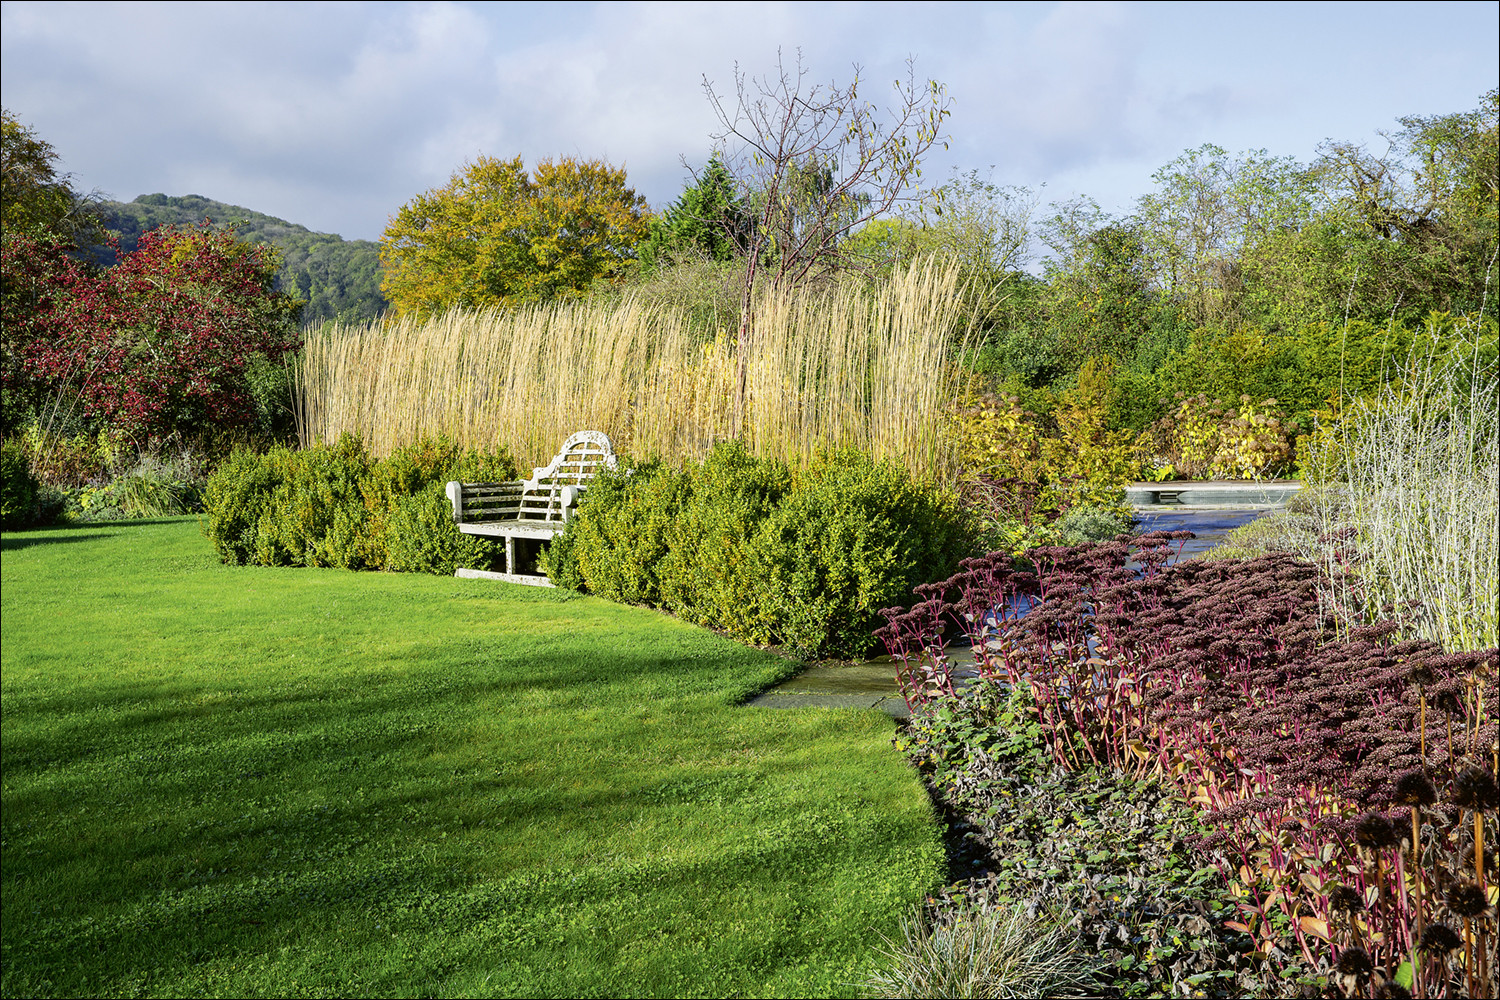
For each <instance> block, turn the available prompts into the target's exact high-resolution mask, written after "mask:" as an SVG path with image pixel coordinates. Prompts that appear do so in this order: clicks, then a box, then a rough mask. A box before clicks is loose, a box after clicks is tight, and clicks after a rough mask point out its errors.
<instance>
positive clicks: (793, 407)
mask: <svg viewBox="0 0 1500 1000" xmlns="http://www.w3.org/2000/svg"><path fill="white" fill-rule="evenodd" d="M958 283H959V278H958V272H957V271H956V270H955V269H953V268H946V269H945V268H941V267H936V266H931V265H921V264H918V265H914V266H912V267H911V268H910V269H908V270H906V271H904V272H902V273H899V274H897V275H895V276H894V277H892V278H890V279H889V280H887V281H884V282H882V283H880V284H877V285H874V286H871V285H868V284H864V283H859V282H847V283H843V284H839V285H836V286H833V287H832V288H829V289H824V290H818V291H805V290H804V291H797V290H793V291H784V292H779V293H778V292H775V291H770V290H767V291H765V292H764V293H762V294H761V296H760V298H759V299H758V301H757V305H756V310H755V321H754V330H753V333H752V336H751V341H750V347H749V351H750V356H749V358H748V359H747V365H746V368H747V401H746V414H745V421H744V427H743V434H742V436H743V439H744V441H745V444H746V446H747V448H748V449H749V450H750V452H751V453H752V454H754V455H756V456H757V457H761V458H778V459H782V460H784V461H787V462H789V463H790V464H792V465H793V466H796V467H802V466H806V465H807V464H809V463H810V462H811V461H812V460H813V459H814V457H815V456H816V455H817V454H818V453H819V452H822V451H825V450H829V449H835V448H841V447H850V446H852V447H855V448H858V449H860V450H861V451H864V452H866V453H869V454H871V455H873V456H874V457H875V458H876V459H890V460H893V461H895V462H898V463H900V464H901V465H904V466H905V467H906V468H907V469H908V471H910V472H911V473H912V474H913V475H914V476H917V477H919V478H921V479H925V480H929V481H938V482H946V481H950V480H951V479H952V478H953V475H954V472H955V469H956V461H955V457H954V449H953V445H952V435H951V434H948V433H945V432H944V431H945V426H946V424H945V421H947V419H948V415H949V414H950V412H951V410H952V399H953V396H954V391H955V390H954V378H953V371H954V369H955V359H956V357H957V356H958V352H959V349H960V347H959V345H955V343H954V336H953V335H954V332H955V330H957V329H959V328H961V326H962V324H963V322H964V318H965V317H964V312H963V307H962V303H961V296H960V295H959V294H958V293H959V289H958ZM734 350H735V349H734V346H733V343H732V341H731V338H730V337H729V336H728V335H727V334H725V335H723V336H721V337H720V338H718V339H717V340H714V341H712V342H710V343H707V344H705V343H703V342H702V341H701V339H699V338H696V337H694V336H693V335H692V333H691V332H690V328H689V322H688V317H687V315H686V314H685V313H683V312H681V311H678V310H675V309H673V308H671V307H669V306H665V305H654V304H650V303H646V302H644V301H642V300H641V299H639V298H637V297H633V296H629V295H627V296H625V297H623V298H621V299H618V300H611V301H596V300H587V299H585V300H580V301H573V302H554V303H547V304H542V305H536V306H531V307H527V308H521V309H515V310H510V311H481V312H475V311H468V310H455V311H453V312H449V313H447V314H445V315H443V316H440V317H437V318H434V319H431V320H427V321H416V320H410V319H403V320H397V321H395V322H393V323H390V324H387V325H379V324H371V325H368V326H353V327H349V326H345V327H334V328H331V329H328V330H325V331H323V332H320V333H316V334H313V335H311V336H309V337H308V339H307V344H306V356H305V360H304V362H303V365H302V368H301V371H300V373H299V378H298V382H297V387H296V396H297V411H298V417H299V434H300V436H301V438H302V443H303V444H304V445H308V444H313V443H332V442H334V441H336V440H337V439H338V437H339V435H340V434H342V433H343V432H345V431H351V432H353V433H355V434H357V435H358V436H359V437H360V438H361V439H362V440H363V441H364V442H365V444H366V446H367V447H368V448H369V450H370V451H371V453H372V454H374V455H377V456H383V455H386V454H389V453H390V452H391V451H393V450H395V449H396V448H399V447H401V446H403V445H405V444H409V443H410V442H412V441H415V440H418V439H421V438H425V437H446V438H448V439H450V440H454V441H456V442H458V443H459V444H461V445H464V446H476V447H482V448H489V447H494V446H503V447H505V448H507V449H509V450H510V452H511V453H512V454H513V455H515V457H516V459H517V461H518V463H519V464H521V465H522V466H523V467H525V466H527V465H532V466H537V465H544V464H546V462H547V461H548V459H550V458H551V457H552V455H553V454H554V453H555V451H556V449H557V446H558V445H559V444H560V443H561V442H562V441H563V440H564V439H565V438H566V437H567V436H568V435H569V434H571V433H572V432H574V431H576V430H579V429H583V428H590V429H595V430H602V431H604V432H605V433H606V434H608V435H609V436H610V438H611V440H612V441H613V442H614V444H615V447H616V449H617V450H620V451H623V452H627V453H629V454H632V455H635V456H637V457H641V458H647V457H654V458H659V459H662V460H664V461H666V462H668V463H671V464H674V465H679V466H680V465H681V464H682V463H683V462H684V461H687V460H697V459H701V458H702V457H703V456H704V455H706V454H707V452H708V450H709V448H710V447H711V446H712V445H713V444H714V443H715V442H718V441H722V440H726V439H729V438H733V437H735V436H736V435H735V433H734V428H733V427H732V426H731V421H732V414H733V389H734V380H735V368H736V365H735V362H736V358H735V356H734Z"/></svg>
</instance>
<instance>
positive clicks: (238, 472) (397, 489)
mask: <svg viewBox="0 0 1500 1000" xmlns="http://www.w3.org/2000/svg"><path fill="white" fill-rule="evenodd" d="M515 475H516V470H515V464H514V463H513V462H512V461H511V460H510V458H509V456H507V455H505V454H504V453H503V452H480V451H476V450H472V449H470V450H463V449H461V448H460V447H459V446H458V445H456V444H453V443H452V442H446V441H436V442H424V443H421V444H417V445H414V446H411V447H409V448H403V449H398V450H397V451H396V452H395V453H393V454H392V455H391V456H390V458H388V459H385V460H384V461H380V460H376V459H373V458H371V457H370V455H369V453H368V452H366V451H365V449H364V447H363V446H362V445H361V444H360V442H359V440H358V439H357V438H355V437H353V436H352V435H348V434H346V435H344V436H342V437H341V438H340V439H339V441H338V443H337V444H335V445H333V446H332V447H316V448H309V449H305V450H302V451H293V450H291V449H288V448H285V447H281V446H278V447H274V448H272V449H271V450H270V451H268V452H266V453H265V454H262V455H257V454H255V453H253V452H250V451H248V450H242V451H237V452H235V453H233V454H232V455H230V457H229V458H228V459H226V460H225V461H224V462H223V463H222V464H220V466H219V468H218V469H217V470H215V472H214V474H213V475H212V476H210V477H209V481H208V486H207V489H206V491H205V499H204V509H205V511H206V513H207V515H208V518H207V521H206V522H205V524H204V533H205V534H206V535H207V536H208V537H209V539H210V540H211V541H212V542H213V543H214V548H215V549H216V550H217V551H218V553H219V557H220V558H221V559H223V560H224V561H225V562H230V563H254V564H259V565H263V566H335V567H339V568H343V569H384V570H394V571H403V572H426V573H439V574H444V575H447V574H451V573H452V572H453V571H454V569H455V567H456V566H458V565H467V566H471V567H474V568H485V567H487V566H489V565H492V564H493V563H494V561H495V559H496V557H497V555H498V548H499V547H498V546H497V545H495V544H494V543H493V542H490V541H488V540H485V539H481V538H476V537H473V536H470V535H464V534H462V533H460V532H459V530H458V528H457V526H456V525H454V523H453V518H452V511H451V508H450V507H449V505H448V500H447V497H446V496H445V495H444V492H443V484H444V483H446V482H447V481H448V480H450V479H460V480H464V481H471V482H472V481H495V480H505V479H513V478H515Z"/></svg>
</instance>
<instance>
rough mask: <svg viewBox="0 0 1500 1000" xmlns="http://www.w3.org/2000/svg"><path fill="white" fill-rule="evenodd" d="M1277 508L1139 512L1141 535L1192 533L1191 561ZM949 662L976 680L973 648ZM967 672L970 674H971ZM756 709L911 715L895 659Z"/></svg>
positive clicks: (782, 694)
mask: <svg viewBox="0 0 1500 1000" xmlns="http://www.w3.org/2000/svg"><path fill="white" fill-rule="evenodd" d="M1273 509H1275V508H1273V507H1269V506H1256V507H1220V508H1209V509H1188V510H1184V509H1181V508H1177V509H1173V508H1172V507H1147V508H1140V509H1137V510H1136V511H1135V517H1136V523H1137V525H1138V530H1140V531H1142V532H1145V531H1178V530H1180V529H1183V528H1186V529H1187V530H1188V531H1191V532H1193V533H1194V534H1196V535H1197V537H1196V538H1190V539H1188V540H1187V542H1186V543H1185V544H1184V545H1183V548H1182V553H1181V555H1180V556H1179V558H1181V559H1191V558H1193V557H1194V556H1196V555H1201V554H1202V553H1204V552H1207V551H1208V550H1209V549H1211V548H1213V547H1214V546H1215V545H1217V544H1219V542H1220V541H1221V540H1223V538H1224V536H1225V535H1227V534H1229V532H1231V531H1233V530H1234V529H1235V528H1238V527H1239V526H1240V525H1242V524H1248V523H1249V522H1251V521H1253V520H1255V519H1256V518H1257V517H1261V516H1262V515H1264V514H1266V513H1269V512H1270V511H1271V510H1273ZM949 662H950V663H952V664H953V666H954V675H955V678H956V679H957V680H958V682H959V683H960V684H962V683H963V682H965V681H966V680H967V679H968V678H970V677H972V676H973V670H972V664H973V662H974V656H973V654H972V653H971V652H970V651H969V650H968V648H967V647H953V648H951V649H950V650H949ZM966 668H967V669H966ZM750 704H752V705H759V706H763V707H766V708H813V707H824V708H878V709H880V710H881V711H883V712H885V713H886V714H888V715H891V716H894V717H896V718H905V717H906V715H907V710H906V702H904V701H903V700H902V699H901V695H900V693H899V692H897V690H896V667H895V665H894V664H893V663H892V662H891V658H890V657H889V656H881V657H877V658H876V659H873V660H868V661H866V662H864V663H857V664H853V665H847V666H845V665H839V666H811V667H808V668H807V669H806V670H804V671H803V672H802V673H800V674H798V675H797V676H796V677H793V678H792V679H790V680H787V681H783V682H782V683H781V684H778V685H777V686H776V687H774V688H771V689H770V690H769V691H766V692H765V693H764V694H761V695H759V696H757V697H755V698H753V699H751V701H750Z"/></svg>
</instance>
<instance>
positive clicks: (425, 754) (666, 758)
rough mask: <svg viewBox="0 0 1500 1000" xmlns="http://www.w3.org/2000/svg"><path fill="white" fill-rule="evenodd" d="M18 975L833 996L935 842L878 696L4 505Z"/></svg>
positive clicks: (423, 589)
mask: <svg viewBox="0 0 1500 1000" xmlns="http://www.w3.org/2000/svg"><path fill="white" fill-rule="evenodd" d="M0 569H3V601H4V604H3V609H4V630H3V633H0V635H3V656H4V673H3V734H4V753H3V756H0V762H3V786H4V793H3V794H4V809H3V848H4V850H3V875H4V913H5V919H4V923H3V938H0V940H3V968H4V973H3V975H4V987H3V992H4V993H5V994H6V995H14V996H29V995H101V996H115V995H136V994H149V995H187V994H191V995H264V994H272V995H327V994H339V995H346V994H356V995H357V994H361V993H366V994H372V995H415V994H422V995H523V996H549V995H550V996H601V995H610V996H616V995H659V996H698V995H702V996H710V995H712V996H718V995H726V994H740V995H747V996H748V995H784V996H808V995H826V994H829V993H836V992H838V991H840V990H843V989H845V988H846V987H845V986H844V985H843V984H846V983H848V982H853V981H857V980H859V979H860V978H861V977H862V976H863V975H865V974H867V973H868V971H869V969H870V968H871V967H872V966H873V965H874V964H875V962H876V956H875V955H874V954H873V953H872V952H871V950H870V946H871V944H872V943H878V938H877V937H876V936H875V933H874V931H881V932H884V933H894V932H895V930H896V928H897V926H898V921H899V914H901V913H902V912H905V911H906V909H907V908H908V907H909V906H911V905H912V903H913V902H914V901H915V900H917V899H919V898H920V897H921V895H922V893H923V892H925V891H927V890H929V889H930V888H932V885H933V882H934V881H935V880H936V878H937V877H938V876H939V872H940V870H941V864H942V862H941V849H940V847H939V845H938V841H937V836H936V830H935V826H934V823H933V820H932V816H931V812H930V808H929V806H928V804H927V801H926V798H925V796H924V794H923V792H922V789H921V787H920V785H919V784H918V782H917V780H916V778H915V775H914V774H913V773H912V772H910V771H909V770H908V769H907V767H906V766H905V765H904V763H903V762H902V761H901V760H900V759H899V758H898V757H897V755H896V754H895V752H894V751H893V750H892V748H891V744H890V725H891V724H890V722H889V720H887V719H885V718H884V717H883V716H879V715H876V714H872V713H853V712H832V711H806V712H804V711H797V712H789V711H773V710H761V709H751V708H740V707H735V705H734V703H735V702H736V701H738V700H739V699H741V698H742V697H743V696H745V695H746V694H747V693H748V692H751V691H753V690H756V689H758V688H760V687H762V686H763V685H765V684H766V683H768V682H769V681H770V680H772V679H773V678H775V677H777V676H780V675H781V674H782V673H784V672H785V671H786V669H787V665H786V664H785V663H784V662H783V661H780V660H777V659H776V658H774V657H772V656H770V655H769V654H766V653H762V652H758V651H754V650H749V649H745V648H743V647H740V646H737V645H735V644H733V643H731V642H728V641H726V640H723V639H721V638H719V637H717V636H715V635H713V634H712V633H709V632H707V631H705V630H702V629H698V628H694V627H691V626H688V625H685V624H683V623H681V622H678V621H676V620H674V619H671V618H667V617H664V616H661V615H658V614H655V613H652V612H648V611H643V610H640V609H634V608H625V607H621V606H617V605H612V604H608V603H606V602H603V601H599V600H596V599H592V598H580V597H577V596H574V595H570V594H567V593H564V592H558V591H541V590H536V589H533V588H521V587H510V586H508V585H503V584H493V583H487V582H484V581H459V580H453V579H444V578H434V577H427V576H420V575H394V574H354V573H347V572H342V571H337V570H296V571H291V570H286V569H262V568H254V567H226V566H222V565H220V564H218V563H217V562H216V561H215V559H214V558H213V554H212V552H211V550H210V549H209V547H208V545H207V543H206V542H205V541H203V540H202V538H201V537H199V534H198V528H197V525H196V524H195V523H194V522H193V521H191V520H185V519H179V520H172V521H162V522H116V523H111V524H108V525H97V526H90V527H85V528H71V529H59V530H46V531H33V532H24V533H17V534H8V535H6V536H5V539H4V557H3V563H0Z"/></svg>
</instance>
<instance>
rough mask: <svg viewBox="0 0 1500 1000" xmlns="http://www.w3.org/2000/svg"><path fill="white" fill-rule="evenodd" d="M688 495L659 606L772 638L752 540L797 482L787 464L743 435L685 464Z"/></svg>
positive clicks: (748, 636) (743, 634)
mask: <svg viewBox="0 0 1500 1000" xmlns="http://www.w3.org/2000/svg"><path fill="white" fill-rule="evenodd" d="M686 475H687V480H688V482H687V484H686V495H685V499H684V502H683V504H682V507H681V508H680V510H679V511H678V515H677V519H676V522H675V524H674V525H673V530H672V531H671V532H670V533H669V538H668V550H667V553H666V555H665V556H664V557H663V559H662V565H661V569H660V578H661V601H662V605H663V606H664V607H666V608H668V609H669V610H671V611H672V612H673V613H674V614H676V615H678V616H679V617H681V618H684V619H686V620H688V621H690V622H694V623H697V624H699V625H708V626H711V627H714V628H718V629H722V630H723V631H726V632H728V633H730V634H731V635H735V636H738V637H740V638H742V639H745V640H747V641H750V642H756V643H769V642H773V641H775V635H774V621H773V619H772V617H771V615H770V613H769V612H768V609H767V608H766V606H765V601H764V588H763V587H762V585H761V582H762V581H761V580H760V575H759V572H758V567H757V566H756V565H754V564H753V563H752V562H751V561H750V557H751V554H752V551H753V545H752V542H753V540H754V538H755V536H756V535H757V533H758V532H759V531H760V530H761V527H762V525H764V523H765V522H766V520H767V519H768V518H770V517H771V515H772V514H773V513H774V512H775V510H776V508H777V506H778V505H779V504H780V503H781V502H782V501H783V499H784V498H785V497H786V494H787V493H788V492H789V491H790V490H791V488H792V476H791V472H790V470H788V468H787V467H786V465H785V464H784V463H782V462H777V461H774V460H770V459H758V458H755V457H754V456H753V455H751V454H750V453H749V452H748V451H746V450H745V447H744V445H742V444H740V443H739V442H738V441H735V442H730V443H727V444H721V445H719V446H718V447H716V448H714V450H713V451H711V452H710V453H709V455H708V457H707V458H706V459H704V461H703V464H702V465H699V466H695V467H692V468H690V469H688V470H687V473H686Z"/></svg>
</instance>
